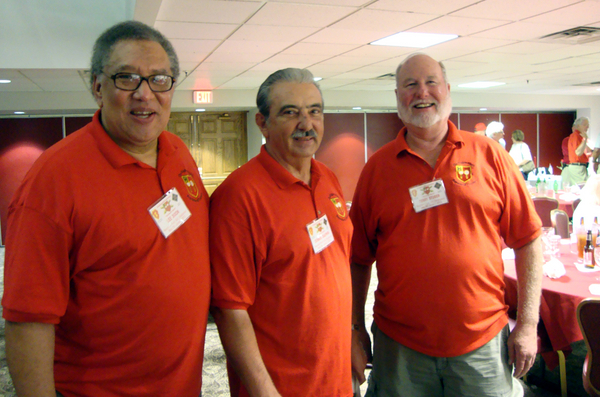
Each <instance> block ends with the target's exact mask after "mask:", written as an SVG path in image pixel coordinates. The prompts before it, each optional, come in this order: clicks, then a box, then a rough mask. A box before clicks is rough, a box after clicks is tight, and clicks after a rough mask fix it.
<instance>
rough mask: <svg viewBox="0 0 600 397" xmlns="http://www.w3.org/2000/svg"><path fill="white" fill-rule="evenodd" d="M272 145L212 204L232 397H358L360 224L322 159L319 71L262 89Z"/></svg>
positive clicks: (265, 128)
mask: <svg viewBox="0 0 600 397" xmlns="http://www.w3.org/2000/svg"><path fill="white" fill-rule="evenodd" d="M256 103H257V106H258V109H259V113H258V114H257V115H256V124H257V125H258V127H259V128H260V130H261V132H262V134H263V135H264V137H265V140H266V144H265V145H264V146H263V147H262V149H261V152H260V154H259V155H258V156H256V157H254V158H253V159H251V160H250V161H249V162H248V163H247V164H245V165H243V166H242V167H240V168H239V169H237V170H236V171H234V172H233V173H232V174H231V175H230V176H229V177H228V178H227V179H226V180H225V181H224V182H223V183H222V184H221V185H220V186H219V187H218V188H217V189H216V190H215V192H214V193H213V195H212V197H211V202H210V212H211V214H210V217H211V223H210V229H211V232H210V251H211V266H212V280H213V296H212V304H211V305H212V313H213V316H214V318H215V321H216V323H217V326H218V328H219V334H220V336H221V341H222V342H223V346H224V348H225V352H226V354H227V359H228V369H229V379H230V389H231V395H232V396H235V397H238V396H286V397H294V396H298V397H305V396H312V397H319V396H336V397H337V396H340V397H349V396H352V384H351V368H350V347H351V345H350V336H351V330H350V325H351V301H352V296H351V294H352V291H351V289H352V288H351V280H350V269H349V260H350V257H349V255H350V239H351V235H352V224H351V222H350V219H349V217H348V213H347V211H346V205H345V201H344V198H343V196H342V189H341V188H340V185H339V183H338V181H337V179H336V177H335V175H334V174H333V173H332V172H331V171H330V170H329V169H327V168H326V167H325V166H324V165H323V164H321V163H319V162H317V161H315V160H314V159H313V158H312V157H313V155H314V154H315V152H316V151H317V149H318V148H319V145H320V143H321V139H322V138H323V99H322V96H321V91H320V89H319V88H318V86H317V84H315V82H314V80H313V76H312V74H311V73H310V72H309V71H308V70H305V69H292V68H289V69H283V70H279V71H277V72H275V73H273V74H272V75H271V76H269V77H268V78H267V79H266V80H265V82H264V83H263V84H262V85H261V86H260V88H259V91H258V95H257V98H256Z"/></svg>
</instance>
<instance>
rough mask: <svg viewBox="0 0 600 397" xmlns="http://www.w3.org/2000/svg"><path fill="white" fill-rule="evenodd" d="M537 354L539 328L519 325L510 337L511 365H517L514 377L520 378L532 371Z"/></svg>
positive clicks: (509, 352) (509, 354) (509, 353)
mask: <svg viewBox="0 0 600 397" xmlns="http://www.w3.org/2000/svg"><path fill="white" fill-rule="evenodd" d="M536 354H537V327H536V326H532V325H521V324H519V322H518V321H517V325H516V326H515V328H514V329H513V332H511V333H510V336H509V337H508V357H509V364H514V365H515V372H514V377H515V378H520V377H522V376H524V375H525V374H526V373H527V371H529V370H530V369H531V367H532V366H533V363H534V362H535V356H536Z"/></svg>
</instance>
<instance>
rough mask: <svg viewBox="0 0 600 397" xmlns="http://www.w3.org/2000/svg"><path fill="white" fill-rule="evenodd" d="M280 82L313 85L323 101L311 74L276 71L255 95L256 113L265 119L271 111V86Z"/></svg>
mask: <svg viewBox="0 0 600 397" xmlns="http://www.w3.org/2000/svg"><path fill="white" fill-rule="evenodd" d="M282 81H283V82H288V83H299V84H301V83H310V84H314V85H315V87H317V89H318V90H319V94H321V100H322V99H323V93H322V92H321V88H320V87H319V85H318V84H317V83H316V82H315V78H314V76H313V74H312V73H311V72H310V71H309V70H308V69H298V68H287V69H281V70H278V71H276V72H275V73H272V74H271V75H270V76H269V77H267V79H266V80H265V81H264V82H263V83H262V84H261V85H260V88H259V89H258V94H256V106H257V107H258V111H259V112H260V113H261V114H262V115H263V116H265V119H268V118H269V111H270V109H271V91H272V90H273V86H274V85H275V84H276V83H279V82H282Z"/></svg>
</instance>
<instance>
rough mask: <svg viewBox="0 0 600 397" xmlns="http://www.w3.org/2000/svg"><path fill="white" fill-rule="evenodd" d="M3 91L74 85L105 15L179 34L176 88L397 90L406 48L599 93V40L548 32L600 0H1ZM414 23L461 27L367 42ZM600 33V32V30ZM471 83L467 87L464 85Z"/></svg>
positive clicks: (534, 85)
mask: <svg viewBox="0 0 600 397" xmlns="http://www.w3.org/2000/svg"><path fill="white" fill-rule="evenodd" d="M0 8H2V9H3V12H1V13H0V54H1V56H0V79H10V80H12V83H11V84H0V96H2V95H8V93H9V92H60V91H63V92H77V91H85V90H86V89H87V86H86V80H85V78H84V77H83V76H84V70H85V69H86V68H87V67H88V65H89V58H90V53H91V47H92V45H93V42H94V40H95V39H96V37H97V36H98V35H99V34H100V33H101V32H102V31H103V30H104V29H106V28H107V27H109V26H111V25H113V24H114V23H116V22H118V21H121V20H125V19H136V20H140V21H143V22H146V23H148V24H150V25H152V26H154V27H156V28H157V29H158V30H160V31H161V32H163V33H164V34H165V35H166V36H167V37H168V38H169V39H170V40H171V41H172V43H173V45H174V46H175V49H176V50H177V53H178V55H179V59H180V63H181V69H182V71H183V72H184V73H182V76H181V77H180V79H179V82H178V88H177V90H179V91H181V90H256V89H257V88H258V86H259V85H260V83H261V82H262V81H263V80H264V79H265V78H266V77H267V76H268V75H269V74H270V73H272V72H273V71H275V70H277V69H280V68H284V67H300V68H308V69H310V70H311V71H312V72H313V74H314V75H316V76H320V77H322V78H323V80H322V81H321V82H320V85H321V88H322V89H323V90H324V91H328V90H333V91H344V90H346V91H388V92H389V91H392V90H393V88H394V81H393V79H378V77H379V76H382V75H385V74H389V73H393V72H394V70H395V68H396V66H397V65H398V63H399V62H400V61H401V60H402V59H403V58H404V57H405V56H406V55H408V54H410V53H411V52H415V51H422V52H426V53H428V54H430V55H431V56H433V57H434V58H436V59H439V60H443V61H444V63H445V65H446V67H447V70H448V77H449V80H450V83H451V84H452V87H453V92H466V91H469V90H468V89H464V88H459V87H458V84H462V83H468V82H473V81H481V80H491V81H498V82H504V83H506V85H503V86H499V87H494V88H488V89H485V90H484V91H485V93H511V94H517V93H534V94H544V95H545V94H549V95H555V94H563V95H600V92H599V91H597V90H596V88H600V83H599V85H598V86H594V85H593V84H592V83H593V82H600V68H599V67H598V62H599V61H600V40H598V41H592V42H589V43H585V44H583V43H577V41H576V40H577V38H576V39H575V40H573V41H571V42H569V41H566V42H563V41H558V40H554V41H551V40H542V39H541V37H542V36H544V35H547V34H550V33H555V32H558V31H562V30H566V29H570V28H574V27H578V26H588V27H597V28H600V0H479V1H477V0H423V1H415V0H269V1H258V0H137V1H135V0H103V1H102V2H100V1H97V2H95V1H82V0H52V1H50V0H3V1H2V2H1V5H0ZM401 31H409V32H431V33H454V34H458V35H459V36H460V37H459V38H458V39H455V40H452V41H449V42H446V43H443V44H439V45H436V46H433V47H429V48H427V49H424V50H415V49H412V48H397V47H381V46H371V45H369V42H371V41H373V40H377V39H380V38H383V37H386V36H389V35H391V34H394V33H397V32H401ZM598 37H599V38H600V36H598ZM469 92H472V90H471V91H469Z"/></svg>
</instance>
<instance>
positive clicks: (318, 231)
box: [306, 215, 333, 254]
mask: <svg viewBox="0 0 600 397" xmlns="http://www.w3.org/2000/svg"><path fill="white" fill-rule="evenodd" d="M306 230H308V236H309V237H310V242H311V243H312V246H313V250H314V251H315V254H318V253H319V252H321V251H323V250H324V249H325V248H327V246H328V245H329V244H331V243H333V233H332V231H331V225H330V224H329V221H328V220H327V215H323V216H322V217H320V218H318V219H315V220H314V221H312V222H311V223H309V224H308V225H306Z"/></svg>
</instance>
